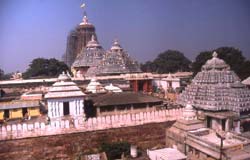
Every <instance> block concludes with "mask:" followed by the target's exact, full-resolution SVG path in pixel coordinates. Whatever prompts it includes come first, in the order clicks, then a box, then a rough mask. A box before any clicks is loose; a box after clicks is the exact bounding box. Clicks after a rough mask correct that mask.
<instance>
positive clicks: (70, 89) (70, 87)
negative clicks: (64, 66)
mask: <svg viewBox="0 0 250 160" xmlns="http://www.w3.org/2000/svg"><path fill="white" fill-rule="evenodd" d="M84 95H85V94H84V93H83V92H82V91H81V89H80V88H79V87H78V86H77V85H76V84H75V83H74V82H72V81H71V78H70V77H69V75H67V74H65V73H64V72H63V73H62V74H60V75H59V77H58V81H57V82H56V83H54V84H53V85H52V86H51V87H50V88H49V92H48V93H47V94H45V96H44V98H46V99H54V98H71V97H83V96H84Z"/></svg>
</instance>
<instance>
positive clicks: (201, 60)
mask: <svg viewBox="0 0 250 160" xmlns="http://www.w3.org/2000/svg"><path fill="white" fill-rule="evenodd" d="M211 58H212V52H211V51H203V52H201V53H200V54H199V55H198V56H197V57H196V58H195V61H194V62H193V63H192V71H193V73H194V75H196V74H197V73H198V72H200V71H201V67H202V66H203V65H204V64H205V63H206V62H207V60H209V59H211Z"/></svg>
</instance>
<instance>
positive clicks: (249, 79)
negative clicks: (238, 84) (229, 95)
mask: <svg viewBox="0 0 250 160" xmlns="http://www.w3.org/2000/svg"><path fill="white" fill-rule="evenodd" d="M242 83H243V84H245V85H248V86H250V77H248V78H246V79H245V80H243V81H242Z"/></svg>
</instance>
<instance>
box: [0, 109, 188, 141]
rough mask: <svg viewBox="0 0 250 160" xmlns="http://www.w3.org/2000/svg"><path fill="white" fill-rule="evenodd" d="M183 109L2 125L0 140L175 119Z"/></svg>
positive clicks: (180, 115) (180, 114)
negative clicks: (46, 123)
mask: <svg viewBox="0 0 250 160" xmlns="http://www.w3.org/2000/svg"><path fill="white" fill-rule="evenodd" d="M182 113H183V109H182V108H181V109H171V110H160V111H152V112H140V113H134V114H131V113H130V114H122V115H112V116H103V117H97V118H89V119H87V120H85V119H84V118H83V116H80V117H79V116H78V117H76V118H72V119H68V120H55V121H51V123H50V124H48V125H45V123H44V122H36V123H20V124H12V125H6V126H1V127H0V140H6V139H19V138H26V137H37V136H46V135H57V134H65V133H74V132H86V131H95V130H103V129H110V128H119V127H128V126H136V125H142V124H148V123H155V122H166V121H173V120H176V119H179V118H180V117H182Z"/></svg>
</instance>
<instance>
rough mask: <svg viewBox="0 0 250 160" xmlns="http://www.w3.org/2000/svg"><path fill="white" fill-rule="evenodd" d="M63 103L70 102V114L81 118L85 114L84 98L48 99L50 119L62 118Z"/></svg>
mask: <svg viewBox="0 0 250 160" xmlns="http://www.w3.org/2000/svg"><path fill="white" fill-rule="evenodd" d="M63 102H69V112H70V113H69V114H70V115H71V116H79V115H83V114H84V101H83V98H78V97H76V98H64V99H48V116H49V117H50V118H57V117H62V116H64V115H63Z"/></svg>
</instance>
